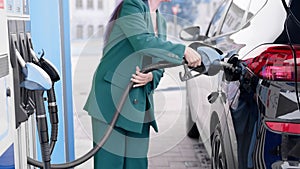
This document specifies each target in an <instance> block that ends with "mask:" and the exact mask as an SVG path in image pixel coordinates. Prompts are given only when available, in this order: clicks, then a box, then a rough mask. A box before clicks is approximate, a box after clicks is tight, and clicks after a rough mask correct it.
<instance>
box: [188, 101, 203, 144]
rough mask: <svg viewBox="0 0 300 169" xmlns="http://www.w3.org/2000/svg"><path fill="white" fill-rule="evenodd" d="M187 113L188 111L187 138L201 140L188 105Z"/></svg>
mask: <svg viewBox="0 0 300 169" xmlns="http://www.w3.org/2000/svg"><path fill="white" fill-rule="evenodd" d="M186 111H187V113H186V132H187V136H188V137H190V138H199V136H200V134H199V131H198V128H197V125H196V123H195V122H194V121H193V120H192V117H191V111H190V108H189V106H188V104H187V108H186Z"/></svg>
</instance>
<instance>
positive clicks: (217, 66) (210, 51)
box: [179, 46, 234, 81]
mask: <svg viewBox="0 0 300 169" xmlns="http://www.w3.org/2000/svg"><path fill="white" fill-rule="evenodd" d="M194 49H195V50H196V51H197V52H198V53H199V54H200V56H201V66H199V67H195V68H190V67H188V66H187V65H186V64H185V65H184V74H183V75H182V73H181V72H180V73H179V75H180V79H181V81H187V80H189V79H192V78H194V77H197V76H199V75H201V74H206V75H208V76H214V75H216V74H217V73H218V72H219V71H220V70H221V69H222V68H223V67H226V68H228V69H234V67H233V65H232V64H230V63H227V62H224V61H222V58H223V57H224V56H223V55H222V54H220V53H219V51H217V50H216V49H215V48H212V47H208V46H200V47H197V48H194ZM192 71H195V72H197V74H195V75H193V74H192Z"/></svg>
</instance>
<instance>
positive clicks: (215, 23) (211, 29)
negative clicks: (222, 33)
mask: <svg viewBox="0 0 300 169" xmlns="http://www.w3.org/2000/svg"><path fill="white" fill-rule="evenodd" d="M229 2H230V1H224V2H223V3H221V5H220V6H219V8H218V9H217V11H216V12H215V14H214V16H213V18H212V20H211V21H210V24H209V26H208V29H207V32H206V36H208V37H212V36H215V35H216V34H217V31H218V30H217V29H218V27H219V24H220V22H221V20H222V16H223V15H224V13H225V12H226V11H227V10H226V9H227V6H228V5H227V4H228V3H229Z"/></svg>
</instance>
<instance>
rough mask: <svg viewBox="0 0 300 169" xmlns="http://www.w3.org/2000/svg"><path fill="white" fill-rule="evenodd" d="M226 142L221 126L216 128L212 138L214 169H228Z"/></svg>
mask: <svg viewBox="0 0 300 169" xmlns="http://www.w3.org/2000/svg"><path fill="white" fill-rule="evenodd" d="M224 149H225V147H224V141H223V136H222V133H221V127H220V124H218V125H217V126H216V128H215V131H214V133H213V138H212V153H211V154H212V157H211V161H212V165H211V168H212V169H227V165H226V156H225V151H224Z"/></svg>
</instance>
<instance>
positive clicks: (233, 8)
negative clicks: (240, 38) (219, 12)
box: [221, 0, 250, 34]
mask: <svg viewBox="0 0 300 169" xmlns="http://www.w3.org/2000/svg"><path fill="white" fill-rule="evenodd" d="M249 5H250V0H234V1H233V2H232V3H231V5H230V7H229V10H228V13H227V15H226V17H225V19H224V22H223V25H222V29H221V34H223V33H227V32H231V31H234V30H237V29H238V28H239V27H240V26H241V24H242V22H243V20H244V16H245V15H246V13H247V11H248V9H249Z"/></svg>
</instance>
